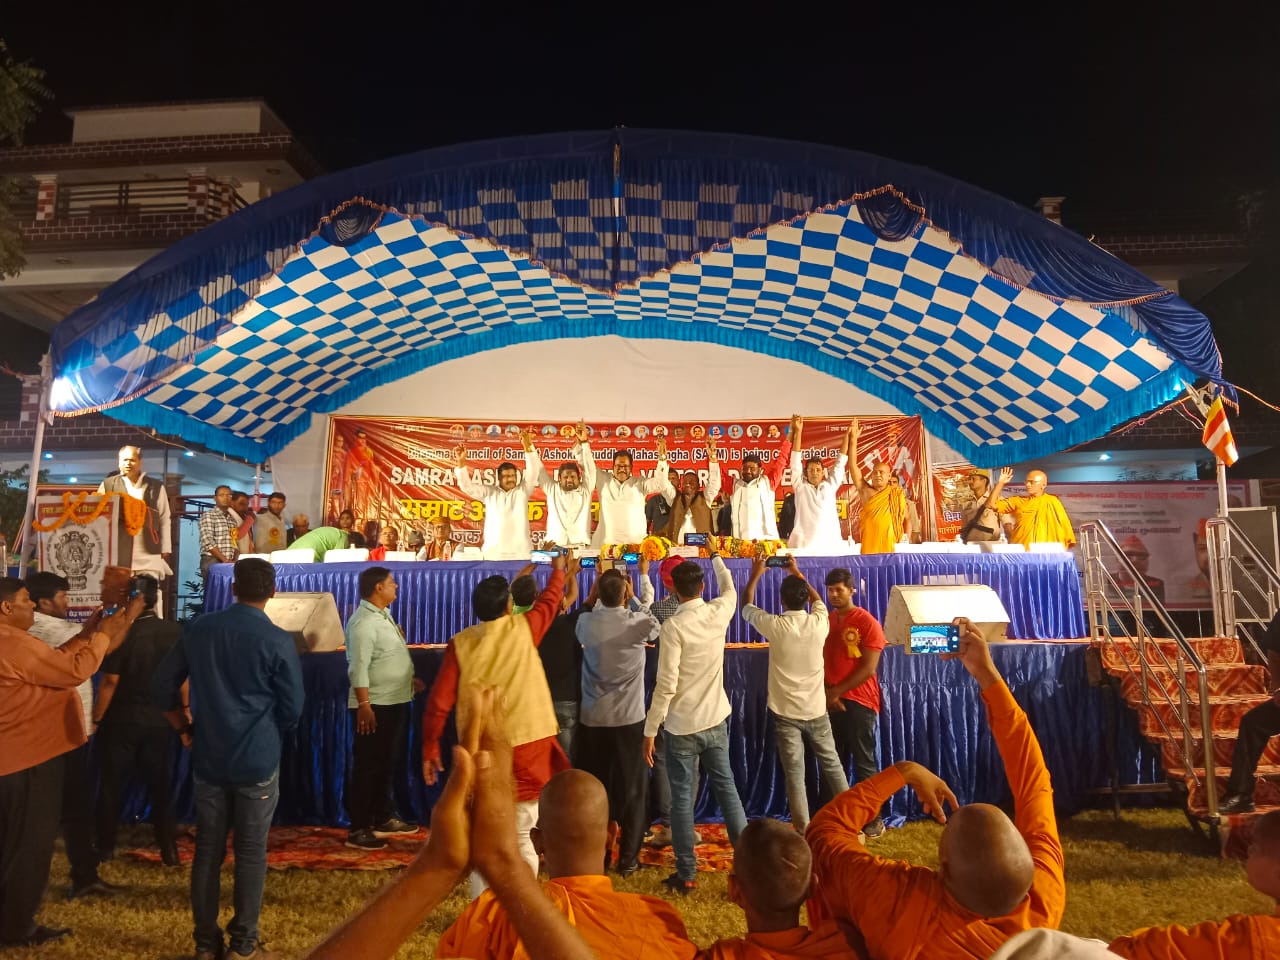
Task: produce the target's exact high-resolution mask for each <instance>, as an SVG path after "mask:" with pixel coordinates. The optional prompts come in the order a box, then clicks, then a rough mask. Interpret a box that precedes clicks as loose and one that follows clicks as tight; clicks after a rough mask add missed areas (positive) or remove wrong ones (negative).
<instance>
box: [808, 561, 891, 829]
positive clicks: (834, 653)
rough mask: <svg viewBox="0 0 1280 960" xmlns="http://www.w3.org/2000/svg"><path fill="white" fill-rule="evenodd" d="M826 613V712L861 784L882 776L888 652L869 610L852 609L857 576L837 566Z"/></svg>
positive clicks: (875, 824)
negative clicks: (879, 759) (882, 668)
mask: <svg viewBox="0 0 1280 960" xmlns="http://www.w3.org/2000/svg"><path fill="white" fill-rule="evenodd" d="M827 609H828V611H829V616H830V624H831V625H830V629H829V631H828V633H827V642H826V645H825V646H824V647H823V648H822V660H823V664H824V667H825V669H826V684H827V712H828V713H829V714H830V717H831V732H832V733H833V734H834V735H835V741H836V752H837V753H838V754H839V755H840V759H841V762H843V763H847V762H848V760H847V758H848V756H849V754H851V753H852V754H853V770H854V774H855V776H853V777H850V778H849V782H850V783H851V784H852V783H860V782H861V781H863V780H866V779H867V778H868V777H872V776H875V774H876V773H878V772H879V769H880V768H879V765H878V764H877V763H876V721H877V719H878V718H879V716H880V682H879V681H878V680H877V679H876V668H877V667H878V666H879V665H880V651H881V650H883V649H884V630H883V629H881V627H880V624H879V623H877V622H876V618H875V617H873V616H872V615H871V614H870V613H869V612H868V611H866V610H864V609H862V607H855V606H854V605H853V574H852V573H850V572H849V571H848V570H845V569H843V568H841V567H837V568H835V569H834V570H830V571H828V572H827ZM863 833H865V834H866V836H867V837H868V838H869V839H874V838H875V837H879V836H881V835H882V834H883V833H884V820H883V819H882V818H881V817H879V816H877V817H876V818H875V819H874V820H872V821H871V822H870V823H868V824H867V825H866V826H865V827H863Z"/></svg>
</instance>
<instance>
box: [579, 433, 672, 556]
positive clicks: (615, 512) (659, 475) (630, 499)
mask: <svg viewBox="0 0 1280 960" xmlns="http://www.w3.org/2000/svg"><path fill="white" fill-rule="evenodd" d="M654 493H660V494H662V495H663V496H664V497H665V498H666V499H667V500H668V501H670V500H671V499H672V498H673V497H674V496H675V495H676V492H675V487H673V486H672V485H671V481H670V480H669V479H668V478H667V441H666V440H665V439H663V440H659V441H658V466H657V468H656V469H655V470H654V471H653V476H651V477H633V476H632V475H631V454H630V453H628V452H627V451H625V450H619V451H618V452H617V453H615V454H614V455H613V470H612V471H610V472H609V474H608V475H606V476H604V477H602V478H601V480H600V522H599V524H597V526H596V532H595V536H594V537H592V540H591V545H592V546H593V547H596V548H599V547H602V546H604V545H605V544H606V543H639V542H640V541H641V540H643V539H644V538H645V536H647V534H648V526H649V525H648V523H647V522H646V521H645V515H644V501H645V498H647V497H648V496H649V495H650V494H654Z"/></svg>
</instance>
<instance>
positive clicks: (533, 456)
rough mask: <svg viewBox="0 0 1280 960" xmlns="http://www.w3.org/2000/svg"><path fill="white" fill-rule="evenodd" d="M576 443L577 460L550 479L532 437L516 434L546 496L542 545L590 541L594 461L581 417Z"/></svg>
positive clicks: (560, 468) (583, 543)
mask: <svg viewBox="0 0 1280 960" xmlns="http://www.w3.org/2000/svg"><path fill="white" fill-rule="evenodd" d="M576 431H577V434H576V435H577V443H575V444H574V446H573V454H574V456H575V457H576V458H577V463H575V462H573V461H571V460H570V461H565V462H564V463H562V464H560V467H559V469H558V470H556V475H555V477H554V478H552V476H551V474H550V473H548V472H547V468H546V467H545V466H543V464H542V458H541V457H539V456H538V451H537V450H535V449H534V447H533V437H532V434H530V433H529V432H528V431H526V432H525V433H522V434H521V435H520V439H521V440H523V441H524V443H525V448H524V449H525V455H526V456H527V457H529V458H530V463H531V464H532V466H531V467H530V468H529V469H530V471H531V472H532V473H533V475H534V476H535V477H536V478H537V480H538V486H540V487H541V488H542V492H543V494H544V495H545V496H546V498H547V535H546V539H545V540H544V541H543V545H544V546H546V545H547V544H548V543H551V544H555V545H556V546H558V547H579V548H581V547H585V546H587V544H589V543H590V542H591V494H592V491H593V490H595V486H596V461H595V458H594V457H593V456H592V455H591V446H590V445H589V444H588V443H587V436H588V434H587V425H586V424H585V423H583V422H582V421H581V420H579V421H578V425H577V427H576Z"/></svg>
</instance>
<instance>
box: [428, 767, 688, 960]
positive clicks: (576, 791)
mask: <svg viewBox="0 0 1280 960" xmlns="http://www.w3.org/2000/svg"><path fill="white" fill-rule="evenodd" d="M531 837H532V839H533V843H534V846H535V847H536V848H538V850H539V852H540V853H542V854H543V856H544V857H545V858H546V867H547V873H548V874H549V875H550V877H551V879H550V881H549V882H547V883H546V884H544V885H543V888H542V889H543V892H544V893H545V894H546V895H547V896H548V897H549V898H550V899H551V901H552V903H554V904H555V905H556V907H557V908H558V909H559V910H560V912H561V913H563V914H564V915H565V916H566V917H567V918H568V919H569V922H570V923H571V924H572V925H573V926H574V927H575V928H576V929H577V931H578V933H579V934H580V935H581V936H582V939H583V940H585V941H586V942H587V945H588V946H590V947H591V948H592V949H593V950H595V952H596V956H598V957H601V958H606V960H607V958H611V957H616V958H618V960H623V958H626V960H636V958H638V960H659V958H661V960H668V958H678V960H692V957H693V956H694V954H695V953H696V951H697V948H696V947H695V946H694V945H693V944H692V943H690V942H689V938H688V934H687V933H686V932H685V927H684V921H683V920H681V919H680V914H679V913H678V912H677V911H676V909H675V908H674V907H673V906H672V905H671V904H669V903H667V902H666V901H665V900H659V899H658V898H656V897H647V896H642V895H640V894H637V893H618V892H617V891H615V890H614V889H613V884H612V883H611V882H610V880H609V878H608V877H606V876H604V875H603V873H602V868H603V866H604V862H605V854H606V852H607V850H608V848H609V846H610V840H611V837H610V829H609V798H608V797H607V796H606V794H605V789H604V785H603V784H601V783H600V781H599V780H597V779H596V778H595V777H593V776H592V775H591V774H589V773H586V772H585V771H583V770H563V771H561V772H560V773H558V774H556V775H555V776H554V777H552V778H551V780H550V781H548V782H547V785H546V786H545V787H544V788H543V790H542V795H541V797H540V798H539V800H538V825H537V827H535V828H534V829H533V831H532V833H531ZM436 956H438V957H487V958H491V960H515V958H519V960H526V958H529V957H530V956H531V954H530V953H529V952H528V951H526V950H525V947H524V945H523V944H522V943H521V942H520V938H519V936H518V935H517V933H516V928H515V925H514V924H513V923H512V922H511V919H510V917H509V916H508V915H507V912H506V910H504V909H503V907H502V905H501V904H500V903H499V902H498V900H497V899H496V897H494V896H493V895H492V894H491V893H489V892H488V891H485V892H484V893H482V894H481V895H480V896H479V898H478V899H476V900H474V901H472V903H471V905H470V906H468V907H467V909H466V910H464V911H463V912H462V915H461V916H459V917H458V919H457V920H456V921H455V922H454V924H453V926H451V927H450V928H449V929H448V930H446V931H445V932H444V935H443V936H442V937H441V938H440V942H439V943H438V944H437V945H436Z"/></svg>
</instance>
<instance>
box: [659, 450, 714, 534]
mask: <svg viewBox="0 0 1280 960" xmlns="http://www.w3.org/2000/svg"><path fill="white" fill-rule="evenodd" d="M718 496H720V462H719V461H718V460H717V459H716V442H715V441H714V440H708V441H707V486H706V489H705V490H700V489H699V482H698V474H697V472H696V471H693V470H686V471H685V472H684V474H683V475H681V477H680V489H679V490H675V489H673V490H672V491H671V496H670V498H668V500H667V502H668V503H670V504H671V517H670V519H669V520H668V521H667V525H666V526H665V527H664V528H663V529H662V530H661V531H659V532H660V533H661V534H662V535H663V536H664V537H666V538H667V539H668V540H670V541H671V542H672V543H675V544H683V543H684V535H685V534H686V533H708V534H709V533H714V532H715V508H714V507H713V506H712V504H714V503H715V500H716V497H718Z"/></svg>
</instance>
